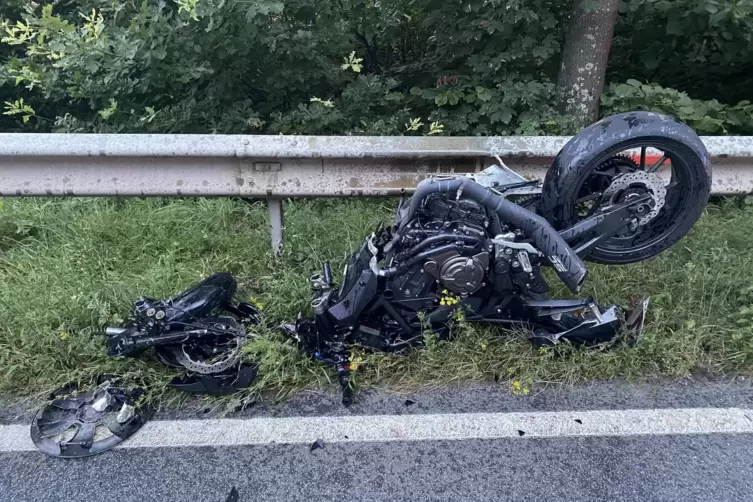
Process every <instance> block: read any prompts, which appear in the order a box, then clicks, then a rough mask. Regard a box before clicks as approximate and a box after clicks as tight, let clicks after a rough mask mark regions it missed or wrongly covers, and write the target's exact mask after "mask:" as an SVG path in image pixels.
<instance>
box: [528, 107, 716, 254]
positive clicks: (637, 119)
mask: <svg viewBox="0 0 753 502" xmlns="http://www.w3.org/2000/svg"><path fill="white" fill-rule="evenodd" d="M646 144H649V145H650V146H653V147H657V148H661V149H662V150H664V151H665V152H667V151H669V152H671V153H672V156H671V158H672V162H673V165H674V164H675V162H677V164H678V165H680V166H682V169H683V171H682V174H683V177H684V180H683V185H682V190H683V191H682V193H681V195H679V196H676V197H677V199H678V203H679V202H681V203H682V204H683V206H682V208H681V212H679V214H676V215H673V217H672V218H669V221H661V215H660V216H657V218H656V219H655V220H659V221H658V222H655V221H651V222H649V223H648V224H647V225H646V228H647V229H650V228H651V225H654V226H655V227H656V228H654V229H653V230H654V231H657V232H659V235H658V236H657V238H652V240H650V241H649V242H647V243H644V244H641V245H640V246H636V247H634V248H614V247H609V246H607V245H597V246H596V247H595V248H594V249H593V250H591V251H590V252H589V254H588V256H586V259H587V260H589V261H591V262H596V263H603V264H609V265H624V264H629V263H636V262H640V261H644V260H647V259H649V258H652V257H654V256H656V255H658V254H660V253H661V252H663V251H665V250H666V249H668V248H670V247H671V246H673V245H674V244H675V243H677V242H678V241H679V240H680V239H682V238H683V237H684V236H685V235H686V234H687V233H688V232H689V231H690V229H691V228H692V227H693V225H695V223H696V221H698V218H700V216H701V214H702V213H703V211H704V208H705V207H706V204H707V202H708V198H709V195H710V193H711V162H710V156H709V153H708V151H707V150H706V147H705V146H704V144H703V142H702V141H701V139H700V138H699V137H698V135H697V134H696V133H695V131H693V130H692V129H691V128H690V127H688V126H687V125H685V124H683V123H682V122H679V121H677V120H676V119H674V118H672V117H669V116H666V115H661V114H656V113H651V112H629V113H623V114H618V115H613V116H611V117H607V118H605V119H603V120H601V121H599V122H597V123H595V124H593V125H591V126H589V127H587V128H585V129H584V130H583V131H581V132H580V133H579V134H578V135H576V136H575V137H573V138H572V139H571V140H570V141H569V142H568V143H567V144H566V145H565V146H564V147H563V148H562V149H561V150H560V152H559V153H558V154H557V156H556V157H555V159H554V161H553V163H552V165H551V167H550V168H549V170H548V171H547V174H546V177H545V179H544V185H543V188H542V197H541V201H540V205H539V212H540V213H541V215H542V216H544V218H546V219H547V220H548V221H549V222H550V223H551V224H552V225H553V226H554V227H555V228H556V229H558V230H562V229H565V228H568V227H570V226H572V225H574V224H575V223H577V222H578V219H579V217H578V214H577V212H576V208H575V201H576V200H577V197H578V196H579V193H580V190H581V188H582V187H583V185H584V183H585V182H586V180H587V179H588V178H589V176H590V175H591V174H592V173H593V172H594V171H595V170H596V169H597V167H598V166H599V165H601V163H602V162H604V161H605V160H607V159H609V158H610V157H612V156H614V155H616V154H618V153H620V152H623V151H625V150H628V149H631V148H636V147H640V146H644V145H646ZM666 219H667V218H665V220H666ZM660 225H663V226H665V227H666V229H664V228H661V227H660ZM606 243H607V244H608V243H609V240H607V241H606Z"/></svg>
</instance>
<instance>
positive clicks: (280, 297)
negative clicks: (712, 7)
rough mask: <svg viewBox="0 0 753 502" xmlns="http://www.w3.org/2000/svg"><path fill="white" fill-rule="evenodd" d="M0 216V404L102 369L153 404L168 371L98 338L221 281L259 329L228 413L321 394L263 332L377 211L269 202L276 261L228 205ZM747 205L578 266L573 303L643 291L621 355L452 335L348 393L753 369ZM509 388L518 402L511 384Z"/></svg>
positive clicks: (49, 203)
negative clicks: (585, 268) (141, 299)
mask: <svg viewBox="0 0 753 502" xmlns="http://www.w3.org/2000/svg"><path fill="white" fill-rule="evenodd" d="M1 202H2V206H0V393H5V394H16V395H33V394H38V393H43V392H47V391H49V390H50V389H52V388H55V387H56V386H59V385H62V384H64V383H67V382H69V381H71V380H73V381H77V382H90V381H91V380H92V379H93V378H94V377H95V376H96V375H98V374H100V373H115V374H119V375H123V376H124V377H126V378H128V379H130V380H135V381H139V382H144V383H145V384H146V385H147V386H148V387H149V389H150V390H151V392H152V393H154V394H155V395H158V396H157V397H159V398H161V399H162V400H163V401H164V400H167V399H176V398H178V393H176V392H169V391H165V384H166V383H167V382H168V381H169V379H170V378H172V376H174V375H175V374H176V373H175V372H173V371H171V370H169V369H167V368H165V367H164V366H163V365H161V364H160V363H158V362H156V361H154V360H152V359H151V358H150V357H148V356H142V357H139V358H134V359H122V360H116V359H112V358H108V357H107V356H106V355H105V352H104V337H103V335H102V331H103V327H104V326H106V325H109V324H113V323H119V322H122V321H123V319H124V317H125V316H127V314H128V312H129V309H130V306H131V303H132V301H133V300H134V299H135V298H136V297H138V296H139V295H147V296H152V297H163V296H169V295H171V294H173V293H176V292H178V291H180V290H181V289H183V288H185V287H187V286H189V285H191V284H192V283H194V282H195V281H196V280H198V279H200V278H202V277H204V276H206V275H208V274H210V273H212V272H218V271H229V272H231V273H233V274H234V275H235V276H236V277H237V278H238V281H239V299H241V300H247V299H248V298H250V297H255V298H257V299H258V300H259V301H261V302H262V303H263V304H264V311H265V312H266V314H267V318H268V325H267V326H264V327H263V328H262V329H261V330H260V333H261V335H260V336H259V337H258V338H256V339H255V340H254V341H253V342H251V343H250V344H249V345H248V346H247V347H248V357H249V358H250V359H253V360H256V361H258V362H260V364H261V375H260V378H259V379H258V380H257V381H256V382H255V384H254V386H253V387H252V388H251V389H249V390H248V391H247V392H244V393H239V394H238V395H236V396H233V397H232V399H231V400H230V401H228V400H225V401H223V403H228V402H234V403H237V402H239V401H240V402H245V401H247V400H250V399H253V398H256V397H257V396H259V395H265V396H270V397H271V398H283V397H285V396H287V395H289V394H290V393H292V392H295V391H298V390H301V389H305V388H315V387H319V386H322V385H328V384H333V382H334V376H333V374H332V372H331V371H330V369H329V368H327V367H326V366H323V365H321V364H319V363H316V362H314V361H311V360H309V359H307V358H306V357H304V356H302V355H301V354H300V353H299V352H298V350H297V349H296V348H295V347H294V346H293V345H291V344H290V343H288V342H286V341H284V340H283V339H282V338H281V337H279V336H278V335H276V334H274V331H273V328H274V327H275V326H276V325H277V324H279V323H280V322H281V321H284V320H291V319H293V318H294V316H295V315H296V314H297V313H298V311H299V310H304V311H305V309H306V306H307V305H308V302H309V299H310V298H309V289H308V283H307V278H308V277H309V275H311V274H312V273H315V272H316V271H318V270H319V269H320V266H321V262H322V261H323V260H330V261H331V262H332V265H333V269H335V270H342V266H343V264H344V262H345V260H346V259H347V257H348V256H349V254H350V252H351V251H352V250H354V249H355V247H356V246H357V245H358V244H359V243H360V241H361V240H362V238H363V237H364V235H366V233H368V232H370V231H371V230H372V229H373V227H374V226H375V225H376V224H377V223H378V222H379V221H380V220H389V219H391V218H392V209H393V201H391V200H376V201H375V200H371V201H359V200H345V201H343V200H337V201H336V200H318V201H295V202H288V203H286V206H285V218H286V229H285V230H286V235H285V243H286V248H285V253H284V256H283V257H282V258H281V259H279V260H278V259H276V258H274V257H273V256H272V255H271V254H270V251H269V237H268V233H267V220H266V210H265V208H264V206H263V205H262V204H261V203H258V204H253V205H248V204H245V203H242V202H239V201H235V200H230V199H187V200H163V199H148V200H115V199H67V200H60V199H4V200H2V201H1ZM752 249H753V206H751V205H746V204H744V203H742V202H740V201H722V202H721V203H718V204H712V205H709V207H708V209H707V211H706V214H705V215H704V216H703V218H702V219H701V221H700V222H699V223H698V225H697V226H696V228H695V229H694V230H693V231H692V232H691V234H690V236H689V237H688V238H686V239H684V240H683V241H682V242H681V243H679V244H678V245H676V246H675V247H674V248H673V249H671V250H670V251H668V252H666V253H665V254H664V255H662V256H660V257H659V258H657V259H653V260H650V261H649V262H646V263H642V264H637V265H632V266H626V267H602V266H592V267H591V276H590V277H591V278H590V282H589V286H588V289H589V291H588V293H591V294H594V295H595V296H596V297H597V298H598V299H599V300H600V301H602V302H618V303H624V301H625V300H626V299H627V298H628V297H629V295H630V294H632V293H641V292H647V293H649V294H651V295H652V305H651V308H650V311H649V314H650V315H649V317H648V327H647V333H646V336H645V338H644V339H643V341H642V342H641V344H639V345H638V346H637V347H635V348H628V347H625V348H617V349H613V350H608V351H599V350H572V351H568V352H567V353H565V354H562V353H554V352H552V351H547V350H539V349H534V348H533V347H531V346H530V345H529V344H528V342H527V341H526V340H525V336H524V335H522V334H520V333H510V332H504V331H500V330H497V329H493V328H486V327H484V328H474V327H470V326H462V327H461V328H460V330H461V331H462V333H461V334H460V336H457V337H455V338H454V340H453V341H452V342H449V343H439V344H431V345H430V346H429V347H428V348H426V349H424V350H420V351H414V352H412V353H410V354H408V355H403V356H389V355H382V354H374V355H368V356H367V357H366V364H365V365H364V366H363V367H362V368H361V369H359V371H358V372H357V373H356V374H355V378H354V380H355V383H356V385H357V387H358V388H365V387H371V386H380V387H383V388H387V389H391V390H397V391H402V390H405V391H408V390H413V389H416V388H418V387H421V386H432V385H447V384H452V383H456V382H463V381H470V380H484V379H492V378H494V379H499V381H500V382H503V384H504V385H510V382H513V381H516V380H517V381H519V382H522V386H521V389H522V388H525V387H530V386H531V385H540V384H541V383H543V382H563V383H575V382H578V381H583V380H588V379H609V378H626V379H639V378H644V377H648V376H672V377H677V376H685V375H689V374H692V373H694V372H698V371H702V372H705V373H711V374H718V375H731V374H746V375H747V374H751V373H753V371H752V370H753V312H751V310H749V309H750V307H749V306H750V305H751V303H753V288H752V286H753V276H751V271H752V270H753V251H752ZM513 391H520V389H518V387H517V385H516V387H515V388H514V389H513Z"/></svg>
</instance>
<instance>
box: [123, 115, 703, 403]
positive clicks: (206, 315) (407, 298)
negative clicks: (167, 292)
mask: <svg viewBox="0 0 753 502" xmlns="http://www.w3.org/2000/svg"><path fill="white" fill-rule="evenodd" d="M497 159H498V165H494V166H491V167H489V168H487V169H485V170H483V171H481V172H478V173H475V174H469V175H456V176H434V177H430V178H429V179H426V180H424V181H422V182H421V183H419V184H418V186H417V187H416V190H415V193H414V194H413V195H412V196H410V197H409V198H403V199H401V201H400V203H399V205H398V207H397V211H396V214H395V218H394V221H393V222H392V223H391V224H390V225H389V226H386V227H385V226H383V225H380V226H379V227H377V229H376V230H375V231H374V232H373V233H372V234H371V235H369V236H367V237H366V238H365V239H364V240H363V242H362V244H361V246H360V248H359V249H358V251H357V252H356V253H355V254H354V255H353V256H352V257H351V258H350V260H349V261H348V262H347V265H346V266H345V270H344V271H343V274H342V278H341V280H340V281H339V285H337V284H336V283H335V281H334V278H333V273H332V269H331V267H330V265H329V264H328V263H325V264H324V265H323V270H322V272H321V274H317V275H314V276H312V277H311V280H310V283H311V289H312V292H313V296H314V298H313V301H312V302H311V308H312V310H313V316H312V317H310V318H304V317H302V316H301V315H299V316H298V319H297V321H296V322H295V323H294V324H284V325H282V326H281V329H282V330H283V331H284V332H285V333H286V334H287V335H288V336H290V337H292V338H293V339H294V340H296V341H297V342H298V343H299V344H300V347H301V348H302V349H303V350H304V351H305V352H306V353H307V354H310V355H311V356H313V357H315V358H317V359H319V360H321V361H325V362H326V363H328V364H331V365H332V366H333V367H334V368H336V370H337V372H338V376H339V382H340V385H341V387H342V390H343V403H344V404H346V405H347V404H349V403H350V402H351V401H352V395H351V391H350V387H349V375H350V371H351V366H350V365H351V358H352V355H353V354H352V352H353V348H354V347H356V346H359V347H363V348H366V349H371V350H378V351H391V352H395V351H401V350H404V349H407V348H410V347H414V346H417V345H420V344H421V343H422V341H423V339H424V337H423V334H424V333H425V332H426V330H427V329H429V330H431V331H433V332H435V333H437V334H438V335H439V336H447V334H448V332H449V326H450V325H451V324H452V322H453V319H455V318H456V316H457V315H458V313H459V312H462V316H463V317H464V319H465V321H466V322H482V323H488V324H494V325H499V326H504V327H510V328H522V329H525V330H527V331H528V333H529V338H530V340H531V341H532V342H533V343H535V344H540V345H553V344H558V343H562V342H568V343H573V344H580V345H594V344H600V343H603V342H609V341H612V340H614V339H616V338H617V337H618V335H619V334H620V333H621V332H624V333H626V334H627V335H628V336H629V337H631V338H632V339H636V338H637V337H638V336H639V335H640V333H641V331H642V329H643V323H644V318H645V311H646V308H647V304H648V299H647V298H644V299H642V300H640V301H638V302H637V303H636V304H635V305H633V306H632V308H626V309H623V308H621V307H619V306H617V305H607V306H605V305H600V304H598V303H597V302H596V301H595V300H594V299H592V298H583V299H565V300H562V299H559V300H557V299H552V298H550V297H549V296H548V292H549V289H550V288H549V285H548V284H547V281H546V280H545V278H544V276H543V274H542V268H543V267H551V268H552V269H553V270H554V273H555V274H556V275H557V276H558V278H559V279H560V280H561V281H562V282H563V283H564V285H565V286H567V288H568V289H569V290H570V291H572V292H573V293H577V292H578V291H580V290H581V288H582V286H583V284H584V282H585V280H586V276H587V267H586V263H585V261H587V260H588V261H594V262H599V263H605V264H614V265H619V264H627V263H634V262H639V261H642V260H645V259H648V258H651V257H653V256H656V255H658V254H659V253H661V252H662V251H664V250H666V249H667V248H669V247H670V246H672V245H673V244H674V243H676V242H677V241H678V240H679V239H681V238H682V237H683V236H684V235H685V234H686V233H687V232H688V231H689V230H690V229H691V227H692V226H693V225H694V224H695V222H696V220H697V219H698V218H699V216H700V214H701V212H702V211H703V209H704V207H705V205H706V202H707V200H708V197H709V193H710V189H711V166H710V161H709V154H708V152H707V151H706V148H705V147H704V145H703V143H702V142H701V140H700V138H699V137H698V136H697V135H696V134H695V132H694V131H693V130H692V129H690V128H689V127H687V126H686V125H684V124H682V123H680V122H678V121H676V120H675V119H673V118H670V117H667V116H663V115H658V114H654V113H648V112H634V113H625V114H620V115H615V116H612V117H608V118H606V119H603V120H601V121H600V122H597V123H596V124H593V125H591V126H590V127H588V128H586V129H584V130H583V131H581V132H580V133H579V134H578V135H576V136H575V137H574V138H572V139H571V140H570V141H568V142H567V144H566V145H565V146H564V147H563V148H562V149H561V150H560V151H559V153H558V154H557V156H556V157H555V158H554V160H553V162H552V164H551V166H550V168H549V169H548V171H547V174H546V177H545V179H544V181H543V183H540V182H538V181H529V180H526V179H524V178H522V177H521V176H519V175H518V174H516V173H514V172H513V171H511V170H510V169H508V168H507V167H506V166H505V165H504V163H503V162H502V160H501V159H500V158H499V157H497ZM234 291H235V281H234V280H232V277H230V276H228V275H227V274H221V275H219V276H212V277H210V278H209V279H207V280H206V281H204V282H203V283H201V284H199V285H198V286H197V287H196V288H194V289H192V290H189V291H188V292H186V293H183V294H182V295H180V296H178V297H176V298H174V299H171V300H162V301H154V300H147V299H142V300H140V302H137V305H136V306H135V308H134V322H133V325H132V326H131V327H129V328H127V329H124V328H111V329H109V330H108V335H109V337H108V347H109V351H110V353H111V354H112V355H129V354H135V353H137V352H138V351H141V350H143V349H145V348H148V347H156V349H157V353H158V355H159V357H160V358H161V359H162V360H163V361H164V362H165V363H167V364H170V365H171V366H178V367H183V368H184V369H186V370H187V371H188V372H189V377H190V378H189V380H190V384H189V385H187V386H186V387H187V388H190V389H193V390H202V389H203V390H208V389H210V388H215V387H216V388H218V389H224V388H226V389H229V390H232V389H234V388H239V387H242V386H243V384H246V385H247V383H246V382H247V381H249V379H248V377H249V376H250V377H251V378H252V375H251V373H249V374H247V375H246V377H245V378H244V377H243V375H241V369H242V368H243V365H242V363H241V362H240V350H239V347H240V346H241V345H242V340H244V339H245V331H243V329H242V324H243V323H244V322H246V321H251V322H252V323H254V322H258V319H259V313H258V311H257V310H255V309H254V307H253V306H251V305H248V304H241V305H238V306H232V305H231V298H232V295H233V292H234ZM218 310H220V311H224V312H225V313H228V312H229V313H230V314H233V315H234V316H235V318H232V317H228V316H227V315H223V314H222V313H220V314H218V313H217V312H216V311H218ZM213 357H219V358H220V361H221V364H218V365H217V366H216V368H217V371H216V372H214V371H213V368H215V366H213V364H214V363H213V362H211V360H212V358H213ZM216 376H218V377H219V383H217V382H215V381H214V380H212V383H211V384H209V385H208V384H206V381H205V380H204V379H205V378H208V377H212V378H214V377H216ZM191 378H192V379H193V380H191ZM215 380H216V379H215ZM215 383H216V384H217V385H214V384H215ZM176 385H180V384H179V383H177V384H176Z"/></svg>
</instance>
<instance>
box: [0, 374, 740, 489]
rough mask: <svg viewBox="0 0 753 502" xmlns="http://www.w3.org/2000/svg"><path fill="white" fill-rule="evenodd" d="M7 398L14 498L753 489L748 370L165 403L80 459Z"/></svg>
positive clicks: (6, 480)
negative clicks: (222, 411) (215, 407)
mask: <svg viewBox="0 0 753 502" xmlns="http://www.w3.org/2000/svg"><path fill="white" fill-rule="evenodd" d="M406 398H409V399H410V400H412V401H414V402H415V403H414V404H412V405H409V406H408V405H406V404H405V400H406ZM0 406H2V402H0ZM3 409H4V411H3V412H2V413H0V420H1V421H2V424H3V425H0V440H2V444H0V501H2V502H5V501H14V502H15V501H35V502H36V501H48V500H49V501H69V500H76V501H92V502H94V501H138V502H144V501H160V502H162V501H164V502H168V501H207V502H214V501H217V502H225V501H226V500H228V495H229V494H230V492H231V489H232V488H233V487H235V488H236V490H237V493H238V500H239V501H265V502H266V501H270V502H271V501H285V502H290V501H297V500H305V501H307V502H313V501H319V500H323V501H335V500H337V501H341V500H342V501H348V502H350V501H411V502H418V501H445V500H447V501H453V502H455V501H466V500H468V501H482V500H483V501H489V500H494V501H500V500H511V501H529V500H530V501H612V500H614V501H642V502H643V501H659V500H661V501H675V500H676V501H683V502H686V501H695V500H698V501H750V500H753V387H751V386H750V384H749V383H748V382H747V381H735V382H729V381H725V382H693V383H691V382H675V383H672V384H666V383H656V384H651V385H639V386H635V385H633V386H629V385H618V384H598V385H592V386H588V387H579V388H575V389H565V388H550V389H545V390H541V391H536V390H534V391H532V393H531V394H529V395H526V396H515V395H512V394H511V393H510V392H509V389H507V388H501V387H498V386H493V385H491V386H474V387H464V388H460V389H447V390H437V391H432V392H427V393H422V394H416V395H411V396H407V397H406V396H390V395H383V394H376V393H375V394H368V395H360V396H359V402H358V403H357V404H356V405H354V406H352V407H351V408H350V409H347V410H346V409H343V408H342V407H341V406H339V404H338V403H337V396H336V395H335V394H329V393H311V394H307V395H304V396H301V397H299V398H296V399H294V400H293V401H291V402H289V403H288V404H286V405H285V406H283V407H279V408H273V409H267V408H263V407H255V408H251V409H250V410H245V411H243V412H241V413H238V414H236V415H233V419H232V420H207V416H206V415H205V414H203V413H201V410H200V409H191V408H187V409H183V410H173V411H172V412H165V413H162V414H160V415H159V416H156V417H154V419H153V421H152V422H150V424H148V425H147V426H145V427H144V429H142V430H141V431H139V433H138V434H137V435H136V436H134V437H133V438H132V439H131V441H129V442H130V443H131V444H130V445H129V444H128V442H127V443H125V444H124V446H128V447H124V448H119V449H116V450H113V451H111V452H107V453H105V454H102V455H99V456H95V457H91V458H87V459H81V460H62V459H56V458H51V457H47V456H45V455H43V454H41V453H38V452H36V451H33V450H32V449H31V447H30V446H29V445H28V438H27V434H26V431H27V428H26V426H27V420H28V416H27V415H26V414H24V413H23V412H22V411H21V410H19V409H17V408H16V407H15V406H13V405H10V404H8V403H5V406H4V408H3ZM749 417H750V418H749ZM150 425H151V427H150ZM521 433H522V434H521ZM346 436H347V437H346ZM319 437H324V438H325V441H324V447H323V448H317V449H315V450H313V451H312V450H311V446H310V445H311V443H312V442H313V441H314V440H316V439H317V438H319ZM270 441H274V442H273V443H272V442H270Z"/></svg>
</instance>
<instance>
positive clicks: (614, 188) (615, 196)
mask: <svg viewBox="0 0 753 502" xmlns="http://www.w3.org/2000/svg"><path fill="white" fill-rule="evenodd" d="M636 187H640V189H643V190H645V191H646V192H648V193H649V194H650V195H651V198H652V199H653V200H654V207H653V208H652V209H651V211H649V212H648V213H647V214H646V215H644V216H641V217H640V218H638V224H639V225H641V226H642V225H645V224H647V223H648V222H649V221H651V220H653V219H654V218H656V216H657V215H658V214H659V211H661V209H662V208H663V207H664V203H665V199H666V197H667V188H666V187H665V186H664V180H663V179H661V178H660V177H659V176H657V175H656V174H653V173H647V172H644V171H635V172H632V173H625V174H621V175H619V176H617V177H616V178H614V179H613V180H612V183H611V184H610V185H609V186H608V187H607V189H606V190H605V191H604V196H603V197H604V200H605V201H606V202H607V203H609V204H615V203H617V202H621V200H620V197H621V196H622V195H624V194H625V192H626V191H628V190H630V189H632V188H636Z"/></svg>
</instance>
